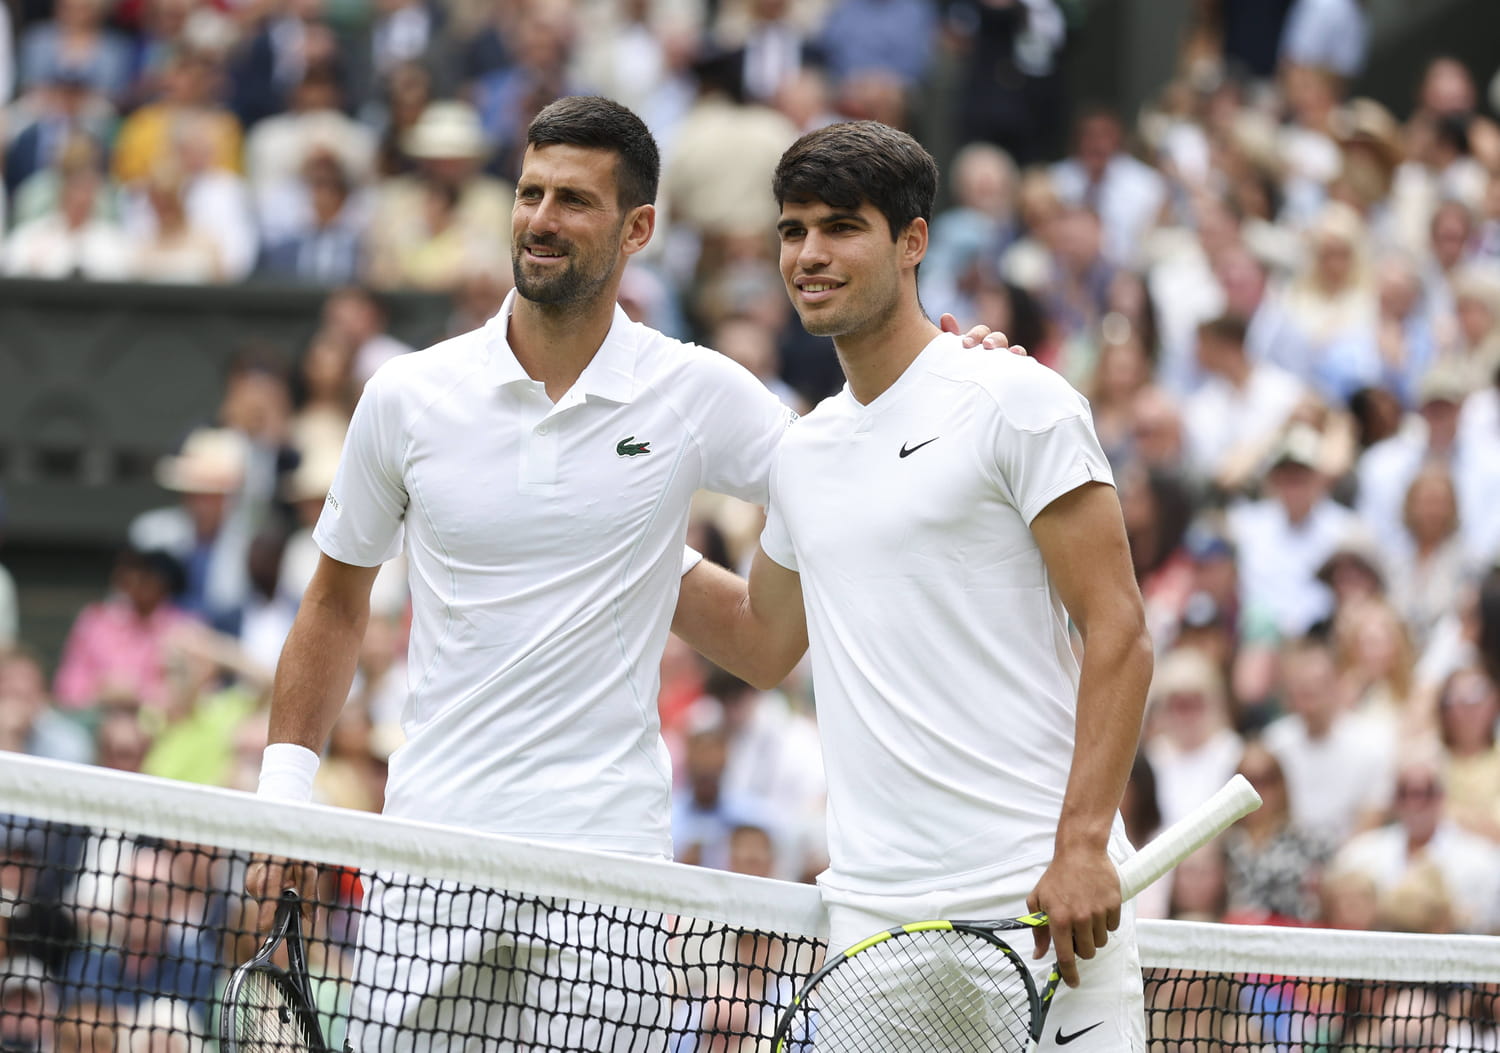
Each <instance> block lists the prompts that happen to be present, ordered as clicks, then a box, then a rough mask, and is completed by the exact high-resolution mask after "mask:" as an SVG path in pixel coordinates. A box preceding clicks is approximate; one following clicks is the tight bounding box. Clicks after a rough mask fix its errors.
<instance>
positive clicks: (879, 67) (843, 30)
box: [817, 0, 938, 91]
mask: <svg viewBox="0 0 1500 1053" xmlns="http://www.w3.org/2000/svg"><path fill="white" fill-rule="evenodd" d="M937 29H938V24H937V12H936V11H935V10H934V9H933V8H932V7H931V6H930V5H928V4H925V3H922V2H921V0H837V2H835V3H834V4H832V5H831V6H830V7H829V10H828V14H827V16H826V17H825V18H824V20H823V27H822V31H821V32H820V34H819V36H818V39H817V43H818V47H819V49H820V50H821V51H822V54H823V56H824V57H825V59H826V61H827V64H828V71H829V74H830V75H831V76H832V78H833V81H834V83H835V84H845V83H847V82H848V81H850V80H852V79H854V78H857V77H860V76H865V75H868V74H872V73H873V74H876V75H880V76H885V77H890V78H892V79H893V80H894V82H895V83H896V84H898V85H899V86H900V88H901V89H902V90H903V91H911V90H912V89H915V88H917V87H919V86H920V85H921V84H922V82H923V81H924V79H925V78H926V76H927V72H928V69H929V67H930V66H931V63H932V59H933V52H934V47H935V45H936V43H937Z"/></svg>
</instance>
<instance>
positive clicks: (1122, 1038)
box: [820, 869, 1146, 1053]
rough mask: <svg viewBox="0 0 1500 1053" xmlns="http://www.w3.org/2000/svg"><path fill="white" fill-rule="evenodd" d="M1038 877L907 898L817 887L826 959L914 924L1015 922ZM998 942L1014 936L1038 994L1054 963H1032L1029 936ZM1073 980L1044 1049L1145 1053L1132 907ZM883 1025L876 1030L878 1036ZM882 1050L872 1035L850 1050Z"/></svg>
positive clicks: (896, 984)
mask: <svg viewBox="0 0 1500 1053" xmlns="http://www.w3.org/2000/svg"><path fill="white" fill-rule="evenodd" d="M1041 876H1042V871H1041V870H1040V869H1037V870H1035V871H1031V872H1027V873H1025V874H1021V875H1014V876H1010V877H1007V878H1005V879H1001V880H996V881H991V882H987V883H985V884H983V885H977V886H970V887H966V888H960V889H945V890H942V891H938V892H929V893H924V894H922V895H905V896H877V895H870V894H867V893H855V892H850V891H848V890H844V889H837V888H834V887H832V886H830V885H828V884H827V883H826V882H822V883H820V884H821V885H822V891H823V902H824V904H825V905H826V906H827V908H828V917H829V939H828V949H829V954H830V955H832V954H834V953H837V952H839V951H842V950H844V949H845V948H848V947H851V946H853V945H854V944H855V943H858V942H859V941H860V940H863V939H865V938H867V937H869V936H873V935H874V934H876V933H878V932H881V931H884V930H886V929H893V928H896V927H898V926H900V925H905V924H909V923H911V922H914V921H929V920H934V919H948V920H950V921H951V920H980V919H992V918H1013V917H1017V916H1019V915H1022V914H1025V913H1026V897H1027V896H1028V895H1029V894H1030V893H1031V890H1032V888H1034V887H1035V885H1036V882H1037V881H1038V880H1039V879H1040V878H1041ZM1001 935H1002V937H1014V938H1013V939H1006V942H1007V943H1009V944H1011V945H1012V947H1013V948H1014V949H1015V950H1016V951H1017V952H1019V953H1020V955H1021V956H1022V958H1023V959H1024V961H1025V963H1026V964H1027V966H1028V967H1029V968H1030V969H1031V973H1032V976H1033V978H1034V979H1035V980H1036V983H1037V987H1038V989H1040V988H1041V987H1042V985H1043V984H1044V983H1045V981H1046V975H1047V972H1048V971H1049V970H1050V969H1051V967H1052V963H1053V962H1054V961H1055V960H1056V959H1055V958H1054V957H1052V956H1051V955H1050V954H1049V956H1048V957H1045V958H1042V959H1041V960H1039V961H1033V960H1032V958H1031V954H1032V944H1033V937H1032V934H1031V933H1030V932H1026V931H1018V932H1015V933H1002V934H1001ZM1078 975H1079V981H1080V982H1079V986H1077V987H1068V986H1067V985H1065V984H1060V985H1059V986H1058V989H1057V994H1056V995H1054V996H1053V999H1052V1008H1051V1009H1050V1010H1049V1011H1048V1013H1047V1027H1046V1032H1045V1034H1044V1035H1043V1036H1042V1041H1041V1045H1040V1048H1041V1050H1044V1051H1045V1050H1065V1051H1066V1053H1122V1051H1129V1053H1143V1051H1144V1050H1145V1048H1146V1001H1145V994H1144V988H1143V985H1142V981H1141V961H1140V953H1139V951H1138V950H1137V948H1136V941H1135V910H1134V908H1133V907H1132V906H1131V904H1129V903H1127V904H1125V906H1124V908H1123V909H1122V910H1121V912H1120V927H1119V928H1118V929H1116V930H1115V931H1114V932H1112V933H1110V935H1109V942H1108V943H1107V944H1105V946H1104V947H1103V948H1101V949H1100V950H1099V951H1098V953H1096V954H1095V955H1094V957H1093V958H1091V959H1089V960H1087V961H1084V960H1082V959H1080V960H1079V962H1078ZM984 979H985V978H982V977H962V978H959V980H958V982H960V983H963V982H972V983H981V982H984ZM903 981H904V978H903V977H902V976H900V975H899V973H894V972H893V975H892V977H891V986H892V989H895V990H899V989H901V986H902V984H903ZM908 986H909V985H908ZM903 1012H904V1011H903ZM852 1015H854V1016H857V1015H858V1014H852ZM838 1026H845V1025H843V1024H840V1025H838ZM854 1026H856V1027H857V1026H858V1025H857V1024H855V1025H854ZM885 1026H886V1025H885V1024H877V1025H876V1029H877V1030H878V1029H879V1028H883V1027H885ZM919 1026H920V1025H919ZM1059 1034H1061V1035H1062V1036H1063V1044H1062V1045H1061V1046H1059V1045H1058V1044H1057V1036H1058V1035H1059ZM930 1038H931V1036H930V1035H929V1039H930ZM880 1046H881V1038H880V1037H879V1036H877V1035H871V1036H870V1037H869V1038H868V1039H860V1040H855V1041H853V1042H851V1043H850V1048H862V1047H863V1048H870V1049H876V1048H880ZM921 1048H926V1049H931V1050H932V1051H933V1053H940V1047H938V1046H933V1045H931V1044H930V1043H929V1044H926V1045H923V1046H922V1047H921Z"/></svg>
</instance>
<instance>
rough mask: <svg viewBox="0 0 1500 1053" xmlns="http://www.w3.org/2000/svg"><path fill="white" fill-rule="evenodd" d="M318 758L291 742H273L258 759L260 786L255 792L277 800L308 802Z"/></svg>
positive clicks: (304, 747) (303, 747)
mask: <svg viewBox="0 0 1500 1053" xmlns="http://www.w3.org/2000/svg"><path fill="white" fill-rule="evenodd" d="M317 773H318V755H317V754H316V753H314V752H313V751H312V750H310V749H308V748H307V747H306V746H299V745H297V744H296V743H295V742H273V743H271V744H270V745H269V746H267V747H266V749H265V752H264V753H262V754H261V758H260V783H259V785H258V786H257V787H256V790H255V792H256V793H257V794H258V795H259V796H261V797H270V798H272V799H273V800H277V801H301V802H307V801H311V800H312V790H313V777H314V776H315V775H317Z"/></svg>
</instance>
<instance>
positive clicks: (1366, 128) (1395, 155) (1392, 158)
mask: <svg viewBox="0 0 1500 1053" xmlns="http://www.w3.org/2000/svg"><path fill="white" fill-rule="evenodd" d="M1333 129H1334V136H1335V137H1336V138H1337V139H1338V141H1339V145H1341V146H1352V145H1354V144H1356V143H1357V144H1360V145H1364V146H1368V147H1370V148H1371V149H1372V150H1373V151H1374V152H1375V155H1376V156H1377V157H1378V158H1379V159H1380V161H1381V163H1382V164H1384V165H1385V166H1386V167H1387V168H1395V167H1396V166H1397V165H1399V164H1400V163H1401V162H1402V161H1404V160H1406V147H1405V144H1404V143H1403V142H1402V140H1401V125H1400V124H1399V123H1398V122H1397V121H1396V118H1395V117H1393V116H1392V115H1391V111H1390V110H1388V109H1386V108H1385V107H1384V106H1382V105H1381V104H1380V103H1378V102H1376V101H1375V100H1374V99H1352V100H1350V102H1349V104H1348V105H1347V106H1345V107H1344V108H1343V109H1342V110H1340V111H1339V112H1338V113H1337V114H1335V116H1334V120H1333Z"/></svg>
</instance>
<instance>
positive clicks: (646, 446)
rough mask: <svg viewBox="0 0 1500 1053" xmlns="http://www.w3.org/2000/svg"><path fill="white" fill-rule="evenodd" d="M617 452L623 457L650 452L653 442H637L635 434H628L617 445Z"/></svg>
mask: <svg viewBox="0 0 1500 1053" xmlns="http://www.w3.org/2000/svg"><path fill="white" fill-rule="evenodd" d="M615 452H616V453H618V454H619V455H620V456H621V457H634V456H635V455H636V454H638V453H650V452H651V443H650V441H647V442H636V441H635V436H634V435H627V436H625V438H623V439H621V440H620V441H619V443H618V444H617V445H616V446H615Z"/></svg>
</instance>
